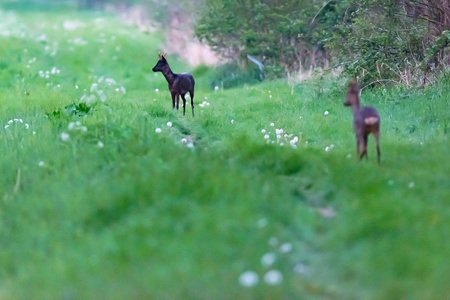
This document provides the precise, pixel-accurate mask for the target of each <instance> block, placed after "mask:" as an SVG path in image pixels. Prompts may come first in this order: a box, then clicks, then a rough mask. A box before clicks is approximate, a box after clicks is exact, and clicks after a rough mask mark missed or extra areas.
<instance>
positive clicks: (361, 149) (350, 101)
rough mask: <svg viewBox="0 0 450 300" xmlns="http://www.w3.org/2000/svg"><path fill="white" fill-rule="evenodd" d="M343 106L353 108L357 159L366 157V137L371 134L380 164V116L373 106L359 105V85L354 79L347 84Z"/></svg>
mask: <svg viewBox="0 0 450 300" xmlns="http://www.w3.org/2000/svg"><path fill="white" fill-rule="evenodd" d="M344 106H351V107H352V110H353V128H354V130H355V134H356V153H357V155H358V156H359V159H360V160H361V159H363V157H364V156H365V157H366V159H367V137H368V136H369V134H371V133H372V134H373V136H374V137H375V142H376V145H377V161H378V164H380V156H381V153H380V122H381V119H380V116H379V115H378V112H377V110H376V109H375V108H373V107H370V106H363V107H361V108H360V107H359V87H358V84H357V83H356V82H355V81H352V82H350V83H349V85H348V92H347V99H346V101H345V102H344Z"/></svg>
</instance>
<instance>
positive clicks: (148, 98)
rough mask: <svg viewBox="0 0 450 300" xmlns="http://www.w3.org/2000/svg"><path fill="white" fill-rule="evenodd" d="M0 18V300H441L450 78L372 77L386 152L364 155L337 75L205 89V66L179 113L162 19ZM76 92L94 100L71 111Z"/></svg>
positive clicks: (444, 291) (181, 67)
mask: <svg viewBox="0 0 450 300" xmlns="http://www.w3.org/2000/svg"><path fill="white" fill-rule="evenodd" d="M0 19H1V20H2V21H1V22H0V36H1V43H0V53H1V56H0V99H1V100H0V125H1V127H0V141H1V142H0V172H1V174H2V176H1V177H0V196H1V197H2V198H1V199H2V200H1V201H0V228H1V231H0V232H1V233H0V247H1V251H0V266H1V268H0V297H1V298H5V299H29V298H32V299H36V298H88V299H89V298H106V299H109V298H110V299H143V298H147V299H173V298H182V299H185V298H193V299H261V298H263V299H324V298H332V299H362V298H363V299H386V298H405V299H406V298H408V299H442V298H445V297H446V296H447V295H448V292H449V288H448V284H447V282H448V280H449V275H448V272H447V270H448V268H449V263H448V259H447V258H448V257H449V255H450V246H449V244H448V243H447V242H446V239H447V237H448V235H449V231H448V229H447V226H446V224H448V222H449V221H450V220H449V219H450V217H449V210H448V199H450V192H449V188H450V182H449V177H448V174H450V163H449V161H448V158H447V156H448V149H449V146H450V143H449V138H448V131H449V121H448V120H449V119H450V118H449V117H450V115H449V104H448V100H447V99H448V98H449V96H450V91H449V87H448V86H449V85H448V82H445V81H443V82H441V83H440V84H438V85H436V86H432V87H428V88H426V89H423V90H402V89H400V88H393V89H388V90H365V91H364V93H363V95H362V101H363V103H364V104H366V105H368V104H370V105H374V106H376V107H377V109H378V110H379V112H380V115H381V118H382V131H381V151H382V165H381V167H378V166H377V165H376V159H375V151H374V150H375V147H374V144H373V141H372V140H370V141H369V161H368V162H361V163H359V162H357V160H356V158H355V153H354V152H355V145H354V144H355V142H354V136H353V132H352V128H351V126H352V120H351V118H352V115H351V111H350V110H349V109H348V108H345V107H343V105H342V99H343V96H344V92H345V87H344V82H343V80H342V81H337V80H322V81H320V80H316V81H311V82H307V83H302V84H297V85H295V86H290V85H288V84H287V83H286V82H285V81H268V82H264V83H262V84H258V85H252V86H244V87H242V88H236V89H230V90H221V89H220V90H218V91H214V90H212V89H210V83H209V81H208V74H210V72H202V74H198V76H197V77H196V80H197V82H198V85H197V88H196V96H195V99H194V102H195V105H196V108H195V109H196V117H195V118H192V117H191V116H190V115H189V114H188V115H186V117H183V116H182V113H181V112H180V111H175V110H172V109H171V101H170V96H169V92H168V90H167V83H166V82H165V80H164V78H163V77H162V76H161V75H160V74H156V75H155V74H153V73H152V72H151V68H152V67H153V66H154V64H155V63H156V61H157V56H156V55H157V53H158V51H159V48H160V45H161V44H162V40H161V36H160V35H158V34H157V33H155V34H151V35H149V34H144V33H140V32H138V31H137V30H135V28H130V27H125V26H123V25H121V24H120V22H119V21H118V20H117V19H115V18H114V17H113V16H109V15H101V14H99V13H75V12H70V13H58V14H56V13H43V12H40V13H37V12H34V13H28V12H11V11H0ZM34 58H36V59H34ZM168 60H169V63H170V65H171V67H172V69H173V70H174V71H175V72H182V71H185V70H189V67H188V66H186V65H185V64H183V62H181V61H178V60H177V58H176V57H168ZM58 70H59V71H58ZM47 71H49V72H48V73H47ZM52 71H53V72H52ZM47 74H48V78H46V77H47ZM42 75H43V76H42ZM194 75H195V74H194ZM100 91H101V92H100ZM102 95H103V96H102ZM81 99H83V101H84V102H85V103H87V106H88V107H90V108H91V110H90V111H89V112H87V113H86V114H84V113H85V111H83V110H80V109H79V110H78V111H75V112H74V111H73V110H72V111H70V110H68V109H67V108H68V106H70V105H71V104H75V105H79V104H80V103H81V102H82V101H81ZM199 104H202V105H201V106H200V105H199ZM208 104H209V105H208ZM77 112H78V114H77ZM14 119H17V121H14ZM10 120H12V121H11V122H10V123H8V121H10ZM20 120H22V122H20ZM77 122H78V123H77ZM168 122H170V123H169V125H170V124H171V126H170V127H169V126H168ZM272 123H273V126H271V124H272ZM25 124H28V129H27V127H26V125H25ZM7 125H9V126H8V127H7V128H5V126H7ZM158 128H159V129H160V130H157V129H158ZM281 129H282V130H283V132H281ZM157 131H158V132H157ZM159 131H160V132H159ZM277 132H278V134H279V135H280V136H279V137H277ZM285 135H286V136H285ZM295 137H297V139H295ZM190 142H192V144H191V143H190ZM293 146H295V147H293ZM267 253H269V254H270V255H269V256H268V257H275V261H274V262H273V264H269V263H268V262H267V261H266V260H263V262H262V261H261V260H262V257H263V255H265V254H267ZM266 257H267V256H266ZM270 270H277V271H279V272H280V273H281V274H282V280H281V281H279V282H276V283H277V284H273V285H271V284H268V283H267V282H266V281H265V279H267V278H265V275H266V274H267V272H268V271H270ZM245 271H254V272H255V273H256V274H257V275H258V278H259V282H258V283H257V284H256V285H255V286H253V287H245V286H242V285H241V284H240V281H239V277H240V276H241V275H242V274H243V273H244V272H245ZM272 274H273V273H272Z"/></svg>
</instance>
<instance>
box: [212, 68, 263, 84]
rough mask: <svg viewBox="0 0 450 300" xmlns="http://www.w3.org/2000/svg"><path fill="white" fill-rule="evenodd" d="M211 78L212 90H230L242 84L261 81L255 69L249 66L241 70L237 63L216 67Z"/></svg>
mask: <svg viewBox="0 0 450 300" xmlns="http://www.w3.org/2000/svg"><path fill="white" fill-rule="evenodd" d="M211 77H212V78H211V87H212V88H214V87H216V86H218V87H223V88H231V87H236V86H242V85H244V84H255V83H258V82H260V81H261V80H262V79H261V74H260V72H259V70H258V68H257V67H255V66H252V65H251V66H249V67H247V68H246V69H243V68H241V67H240V66H239V65H238V64H237V63H226V64H223V65H220V66H218V67H216V68H215V69H214V73H213V74H212V76H211Z"/></svg>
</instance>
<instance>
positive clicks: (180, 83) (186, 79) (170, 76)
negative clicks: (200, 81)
mask: <svg viewBox="0 0 450 300" xmlns="http://www.w3.org/2000/svg"><path fill="white" fill-rule="evenodd" d="M166 55H167V54H163V53H159V60H158V62H157V63H156V66H154V67H153V69H152V71H153V72H161V73H163V75H164V77H165V78H166V80H167V82H168V83H169V91H170V94H171V95H172V106H173V108H175V100H176V107H177V110H178V104H179V103H180V96H181V99H183V116H184V115H185V112H186V98H185V97H184V95H186V93H187V92H189V95H190V96H191V106H192V116H194V85H195V81H194V77H192V75H191V74H187V73H183V74H175V73H173V72H172V70H171V69H170V67H169V64H168V63H167V60H166Z"/></svg>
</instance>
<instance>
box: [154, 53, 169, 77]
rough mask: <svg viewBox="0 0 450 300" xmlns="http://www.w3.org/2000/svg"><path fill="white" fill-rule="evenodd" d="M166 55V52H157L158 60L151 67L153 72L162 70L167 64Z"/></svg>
mask: <svg viewBox="0 0 450 300" xmlns="http://www.w3.org/2000/svg"><path fill="white" fill-rule="evenodd" d="M166 55H167V53H163V52H159V54H158V57H159V60H158V62H157V63H156V65H155V66H154V67H153V69H152V71H153V72H162V70H163V68H164V66H166V65H167V60H166Z"/></svg>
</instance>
